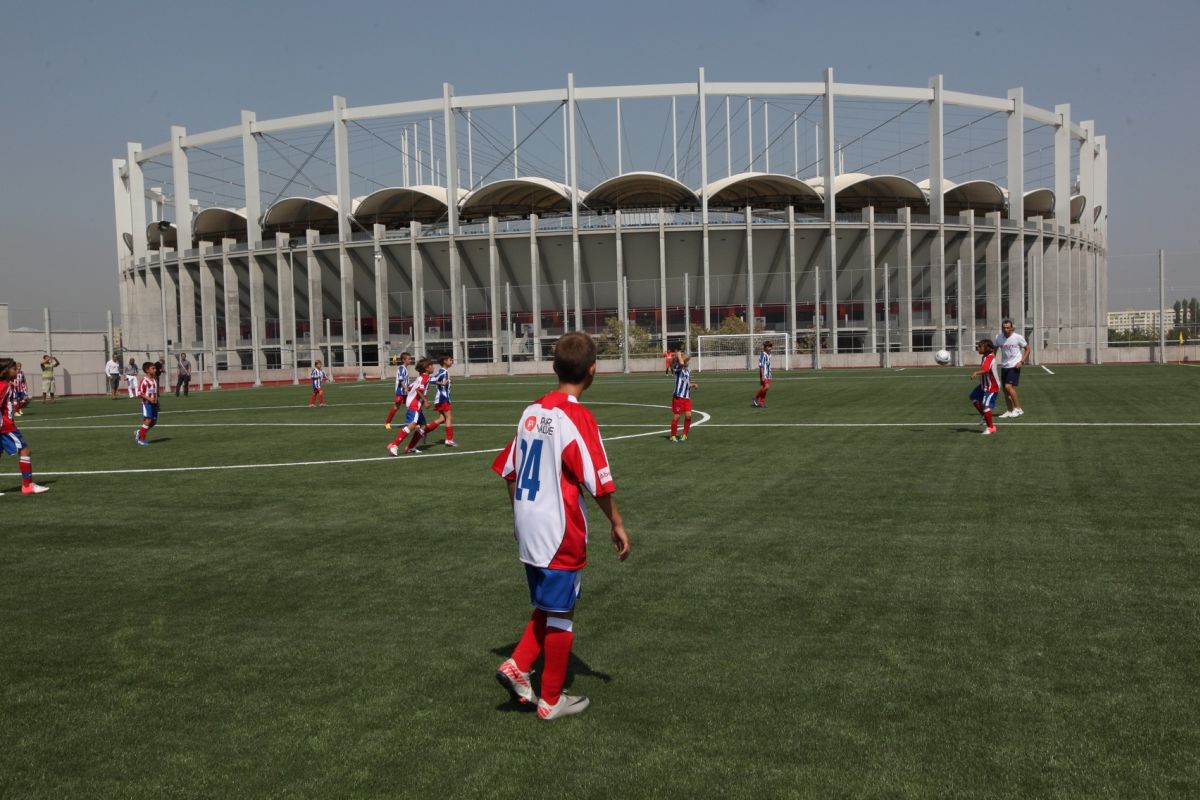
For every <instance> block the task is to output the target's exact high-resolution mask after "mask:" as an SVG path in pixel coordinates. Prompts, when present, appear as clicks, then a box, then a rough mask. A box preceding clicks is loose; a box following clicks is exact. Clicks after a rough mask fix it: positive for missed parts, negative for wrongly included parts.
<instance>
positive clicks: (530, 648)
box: [512, 608, 546, 672]
mask: <svg viewBox="0 0 1200 800" xmlns="http://www.w3.org/2000/svg"><path fill="white" fill-rule="evenodd" d="M545 639H546V612H545V611H542V610H541V609H540V608H535V609H534V610H533V616H531V617H530V618H529V623H528V624H527V625H526V626H525V633H523V634H521V641H519V642H517V649H516V650H513V654H512V659H513V661H515V662H517V669H519V670H521V672H529V670H530V669H531V668H532V667H533V662H535V661H537V658H538V656H539V655H541V654H542V643H543V642H544V641H545Z"/></svg>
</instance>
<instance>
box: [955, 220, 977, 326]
mask: <svg viewBox="0 0 1200 800" xmlns="http://www.w3.org/2000/svg"><path fill="white" fill-rule="evenodd" d="M958 221H959V224H960V225H966V226H967V235H966V236H964V237H963V239H962V241H961V242H960V243H959V246H958V260H959V262H960V263H961V264H962V269H961V270H960V272H959V275H960V276H962V277H961V280H962V281H963V291H962V292H961V294H960V297H963V298H965V299H964V302H965V303H966V310H965V313H966V315H967V316H966V318H965V319H963V318H962V315H963V313H964V310H963V309H961V308H960V309H959V312H958V315H959V325H960V326H961V327H962V328H963V330H964V331H965V332H966V333H965V335H966V336H967V338H968V344H970V345H972V346H973V345H974V342H975V339H976V336H975V212H974V211H972V210H971V209H967V210H966V211H963V212H961V213H960V214H959V215H958Z"/></svg>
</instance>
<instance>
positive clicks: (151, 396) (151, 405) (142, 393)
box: [133, 361, 158, 447]
mask: <svg viewBox="0 0 1200 800" xmlns="http://www.w3.org/2000/svg"><path fill="white" fill-rule="evenodd" d="M142 372H144V373H146V377H144V378H142V380H141V382H140V383H139V384H138V390H137V396H138V399H139V400H141V401H142V425H141V427H140V428H138V429H137V432H136V433H134V434H133V440H134V441H135V442H137V443H138V444H140V445H141V446H142V447H145V446H147V445H148V444H150V442H148V441H146V434H147V433H149V432H150V429H151V428H153V427H154V426H155V425H156V424H158V365H157V364H155V363H154V362H153V361H147V362H145V363H144V364H142Z"/></svg>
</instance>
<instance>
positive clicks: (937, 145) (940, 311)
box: [929, 75, 946, 350]
mask: <svg viewBox="0 0 1200 800" xmlns="http://www.w3.org/2000/svg"><path fill="white" fill-rule="evenodd" d="M929 88H930V89H931V90H932V93H933V97H932V98H931V99H930V102H929V215H930V220H929V221H930V222H931V223H932V224H934V225H936V226H937V231H936V232H935V234H934V239H933V250H932V251H931V255H932V256H933V264H932V266H933V281H932V287H931V288H932V290H933V297H934V300H935V301H936V305H935V306H934V307H933V324H934V325H935V326H937V330H936V332H935V336H936V337H937V338H936V341H937V348H938V349H939V350H944V349H946V214H945V203H944V202H943V192H944V187H943V186H942V180H943V179H944V178H945V176H946V171H945V164H944V155H945V154H944V142H943V141H942V139H943V138H944V136H945V128H946V121H945V106H944V104H943V102H942V76H941V75H935V76H933V77H932V78H930V79H929Z"/></svg>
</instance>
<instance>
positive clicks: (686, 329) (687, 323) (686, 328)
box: [663, 272, 692, 353]
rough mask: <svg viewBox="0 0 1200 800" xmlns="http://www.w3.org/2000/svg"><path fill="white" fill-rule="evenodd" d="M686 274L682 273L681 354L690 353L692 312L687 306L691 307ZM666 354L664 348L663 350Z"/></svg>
mask: <svg viewBox="0 0 1200 800" xmlns="http://www.w3.org/2000/svg"><path fill="white" fill-rule="evenodd" d="M688 284H689V281H688V274H687V273H686V272H685V273H683V352H685V353H690V352H691V351H692V312H691V309H690V308H689V306H690V305H691V297H689V294H690V292H689V290H688ZM663 352H666V347H664V348H663Z"/></svg>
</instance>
